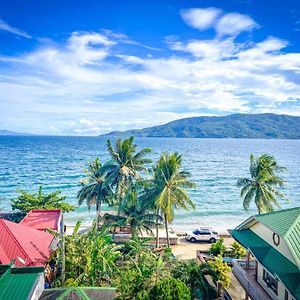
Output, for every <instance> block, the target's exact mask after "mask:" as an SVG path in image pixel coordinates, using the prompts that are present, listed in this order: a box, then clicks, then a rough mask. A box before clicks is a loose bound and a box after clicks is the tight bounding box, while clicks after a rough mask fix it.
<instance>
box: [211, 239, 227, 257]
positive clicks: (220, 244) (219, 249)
mask: <svg viewBox="0 0 300 300" xmlns="http://www.w3.org/2000/svg"><path fill="white" fill-rule="evenodd" d="M225 250H226V247H225V245H224V238H220V239H219V240H218V241H217V242H216V243H213V244H212V245H211V247H210V249H209V253H210V254H212V255H213V256H218V255H222V256H223V254H224V252H225Z"/></svg>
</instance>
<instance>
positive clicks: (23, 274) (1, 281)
mask: <svg viewBox="0 0 300 300" xmlns="http://www.w3.org/2000/svg"><path fill="white" fill-rule="evenodd" d="M0 276H1V277H0V299H5V300H15V299H18V300H27V299H30V296H31V294H32V292H33V290H34V287H35V286H36V284H37V282H38V279H39V277H41V276H42V277H43V276H44V268H43V267H22V268H12V267H11V266H10V265H1V266H0Z"/></svg>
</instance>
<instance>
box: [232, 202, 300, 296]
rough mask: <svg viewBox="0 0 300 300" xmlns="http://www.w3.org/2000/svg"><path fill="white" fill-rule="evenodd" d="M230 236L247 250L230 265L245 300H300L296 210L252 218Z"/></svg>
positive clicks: (299, 222) (299, 216) (299, 227)
mask: <svg viewBox="0 0 300 300" xmlns="http://www.w3.org/2000/svg"><path fill="white" fill-rule="evenodd" d="M231 234H232V236H233V238H234V239H235V240H236V241H238V242H239V243H240V244H241V245H243V246H244V247H245V248H246V249H247V250H248V254H247V258H246V259H243V260H235V261H234V263H233V274H234V275H235V277H236V278H237V280H238V281H239V282H240V284H241V286H242V287H243V289H244V290H245V294H246V299H247V298H251V299H253V300H263V299H274V300H297V299H300V270H299V268H300V207H295V208H291V209H285V210H280V211H275V212H271V213H266V214H261V215H255V216H253V217H250V218H249V219H247V220H246V221H244V222H243V223H242V224H240V225H239V226H238V227H237V228H236V229H235V230H233V231H232V232H231Z"/></svg>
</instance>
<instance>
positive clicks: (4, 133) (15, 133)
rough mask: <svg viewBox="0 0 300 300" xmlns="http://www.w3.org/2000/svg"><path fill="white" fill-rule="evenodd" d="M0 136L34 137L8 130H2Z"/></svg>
mask: <svg viewBox="0 0 300 300" xmlns="http://www.w3.org/2000/svg"><path fill="white" fill-rule="evenodd" d="M0 135H5V136H7V135H33V134H31V133H25V132H15V131H10V130H6V129H0Z"/></svg>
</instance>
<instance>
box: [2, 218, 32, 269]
mask: <svg viewBox="0 0 300 300" xmlns="http://www.w3.org/2000/svg"><path fill="white" fill-rule="evenodd" d="M0 221H2V223H3V224H4V227H5V228H6V230H7V232H8V234H9V235H10V236H11V237H12V238H13V240H14V241H15V243H16V244H17V245H18V246H19V248H20V249H21V252H23V254H24V255H25V256H26V257H27V259H28V260H29V262H31V263H32V264H34V262H33V261H32V260H31V259H30V257H29V255H28V254H27V252H26V251H25V250H24V248H23V247H22V245H21V244H20V243H19V241H18V240H17V239H16V237H15V236H14V235H13V233H12V232H11V230H10V229H9V227H8V226H7V224H6V222H5V221H4V220H3V219H0ZM6 221H7V220H6ZM7 222H10V221H7ZM10 223H13V224H16V223H14V222H10ZM15 259H16V258H15Z"/></svg>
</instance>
